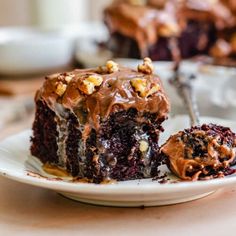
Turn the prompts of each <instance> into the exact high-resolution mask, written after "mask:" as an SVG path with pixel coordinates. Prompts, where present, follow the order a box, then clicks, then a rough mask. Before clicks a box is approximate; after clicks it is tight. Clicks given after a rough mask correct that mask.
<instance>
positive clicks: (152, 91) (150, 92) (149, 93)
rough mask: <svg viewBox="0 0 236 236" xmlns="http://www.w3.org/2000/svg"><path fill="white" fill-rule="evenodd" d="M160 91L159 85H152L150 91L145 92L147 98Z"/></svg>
mask: <svg viewBox="0 0 236 236" xmlns="http://www.w3.org/2000/svg"><path fill="white" fill-rule="evenodd" d="M159 90H160V85H159V84H155V85H153V87H151V89H150V90H149V91H148V92H147V95H146V96H147V97H148V96H150V95H152V94H154V93H156V92H158V91H159Z"/></svg>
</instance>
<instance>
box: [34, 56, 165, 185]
mask: <svg viewBox="0 0 236 236" xmlns="http://www.w3.org/2000/svg"><path fill="white" fill-rule="evenodd" d="M152 72H153V66H152V64H151V61H150V60H149V59H145V60H144V63H143V64H142V65H139V66H138V70H131V69H128V68H124V67H121V66H119V65H118V64H116V63H115V62H112V61H109V62H107V64H106V66H104V67H100V68H96V69H86V70H75V71H72V72H69V73H62V74H55V75H52V76H48V77H47V78H46V80H45V82H44V85H43V86H42V88H41V89H40V90H39V91H38V92H37V94H36V98H35V100H36V116H35V121H34V125H33V131H34V132H33V137H32V146H31V152H32V154H33V155H34V156H36V157H38V158H39V159H40V160H41V161H42V162H43V163H49V164H53V165H55V166H58V167H60V168H64V169H66V170H67V171H68V173H70V174H72V175H73V176H76V177H79V178H85V177H86V178H88V179H90V180H91V181H93V182H101V181H104V180H106V179H116V180H127V179H137V178H143V177H150V176H151V171H152V169H155V168H156V167H157V166H158V165H159V164H160V162H161V160H160V159H159V156H158V155H157V153H158V150H159V146H158V138H159V133H160V132H161V131H162V127H161V124H162V122H163V121H164V120H165V119H166V118H167V114H168V111H169V102H168V99H167V97H166V95H165V93H164V90H163V87H162V84H161V82H160V79H159V78H158V76H156V75H153V74H152Z"/></svg>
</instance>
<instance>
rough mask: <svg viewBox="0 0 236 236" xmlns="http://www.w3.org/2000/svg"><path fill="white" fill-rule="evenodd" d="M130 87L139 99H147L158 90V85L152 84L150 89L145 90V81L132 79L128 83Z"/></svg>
mask: <svg viewBox="0 0 236 236" xmlns="http://www.w3.org/2000/svg"><path fill="white" fill-rule="evenodd" d="M130 83H131V85H132V87H133V88H134V90H135V91H136V92H138V93H139V95H140V96H141V97H148V96H150V95H152V94H154V93H156V92H157V91H159V90H160V85H159V84H154V85H153V86H152V87H151V88H150V89H148V88H147V80H146V79H142V78H134V79H132V80H131V81H130Z"/></svg>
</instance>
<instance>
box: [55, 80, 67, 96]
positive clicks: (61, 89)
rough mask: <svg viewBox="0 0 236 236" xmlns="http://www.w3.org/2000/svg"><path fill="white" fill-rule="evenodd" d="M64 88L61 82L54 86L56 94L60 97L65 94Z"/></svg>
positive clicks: (64, 85)
mask: <svg viewBox="0 0 236 236" xmlns="http://www.w3.org/2000/svg"><path fill="white" fill-rule="evenodd" d="M66 87H67V85H66V84H63V83H62V82H59V83H58V84H57V86H56V94H57V95H59V96H60V97H61V96H62V95H63V94H64V93H65V91H66Z"/></svg>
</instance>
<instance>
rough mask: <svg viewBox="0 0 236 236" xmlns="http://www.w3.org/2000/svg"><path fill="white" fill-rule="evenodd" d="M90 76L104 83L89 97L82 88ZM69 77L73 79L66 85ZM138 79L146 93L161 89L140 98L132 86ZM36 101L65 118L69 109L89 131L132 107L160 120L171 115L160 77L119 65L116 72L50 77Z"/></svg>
mask: <svg viewBox="0 0 236 236" xmlns="http://www.w3.org/2000/svg"><path fill="white" fill-rule="evenodd" d="M91 75H92V76H100V77H102V83H101V85H100V86H96V87H95V90H94V91H93V92H92V94H89V95H88V94H85V93H84V92H83V91H81V89H80V87H79V85H80V84H81V83H82V82H83V81H84V80H85V79H86V78H88V77H89V76H91ZM68 77H69V78H70V80H69V82H66V79H67V78H68ZM135 78H140V79H143V80H145V81H146V89H147V91H149V90H150V89H152V87H153V86H155V85H158V86H159V87H158V88H159V89H158V91H156V92H155V93H153V94H150V95H149V96H147V97H142V96H140V94H139V92H137V91H136V90H135V88H134V87H132V85H131V81H132V80H133V79H135ZM59 84H61V85H63V86H64V91H63V94H61V93H59V94H58V93H57V89H58V85H59ZM35 99H36V101H37V100H42V101H44V102H46V103H47V105H48V106H49V107H50V108H51V109H52V110H53V111H55V112H56V113H57V114H59V115H60V116H62V117H63V116H65V117H66V115H67V113H66V110H67V109H69V110H70V111H71V112H72V113H73V114H75V116H76V117H77V118H78V121H79V124H81V125H84V127H89V129H91V128H95V129H98V128H99V124H100V122H101V121H102V120H103V119H106V118H107V117H108V116H109V115H110V114H111V113H113V112H116V111H120V110H127V109H129V108H135V109H137V110H138V111H139V112H150V113H153V114H156V116H157V119H159V118H163V119H165V118H166V117H167V114H168V112H169V101H168V99H167V97H166V94H165V92H164V90H163V87H162V84H161V81H160V79H159V77H158V76H157V75H153V74H145V73H141V72H138V71H136V70H132V69H129V68H126V67H120V66H119V68H118V70H117V71H115V72H113V73H104V72H98V69H97V68H95V69H76V70H74V71H72V72H68V73H62V74H55V75H51V76H48V77H46V80H45V82H44V84H43V86H42V87H41V89H39V91H38V92H37V94H36V98H35ZM85 129H86V128H85ZM88 132H89V131H88Z"/></svg>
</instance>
